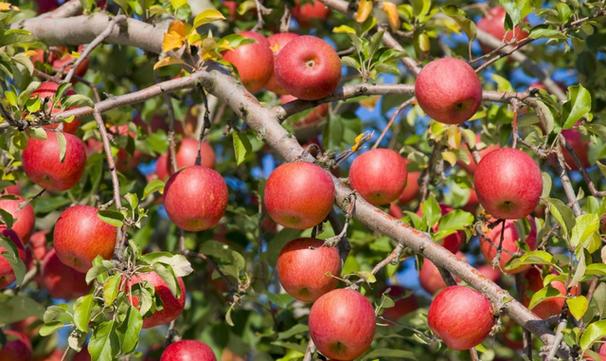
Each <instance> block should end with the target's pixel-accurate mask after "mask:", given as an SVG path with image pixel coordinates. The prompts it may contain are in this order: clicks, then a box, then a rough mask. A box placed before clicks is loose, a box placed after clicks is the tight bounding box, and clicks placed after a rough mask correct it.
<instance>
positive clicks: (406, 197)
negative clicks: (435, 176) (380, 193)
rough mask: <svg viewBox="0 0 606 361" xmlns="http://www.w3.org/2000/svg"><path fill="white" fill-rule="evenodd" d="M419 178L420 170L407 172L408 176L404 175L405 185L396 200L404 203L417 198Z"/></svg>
mask: <svg viewBox="0 0 606 361" xmlns="http://www.w3.org/2000/svg"><path fill="white" fill-rule="evenodd" d="M419 178H421V172H418V171H413V172H408V176H407V177H406V186H405V187H404V190H403V191H402V194H400V197H399V198H398V202H399V203H400V204H406V203H408V202H410V201H412V200H413V199H416V198H417V196H418V195H419Z"/></svg>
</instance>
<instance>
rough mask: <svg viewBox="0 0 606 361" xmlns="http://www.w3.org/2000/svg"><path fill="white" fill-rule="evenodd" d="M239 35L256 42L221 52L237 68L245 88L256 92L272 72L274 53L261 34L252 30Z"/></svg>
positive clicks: (261, 87) (265, 82)
mask: <svg viewBox="0 0 606 361" xmlns="http://www.w3.org/2000/svg"><path fill="white" fill-rule="evenodd" d="M240 35H241V36H243V37H245V38H249V39H253V40H255V41H256V42H255V43H251V44H245V45H242V46H240V47H238V48H236V49H233V50H228V51H226V52H225V53H224V54H223V58H224V59H225V60H226V61H228V62H230V63H231V64H232V65H233V66H234V67H235V68H236V69H237V70H238V74H239V75H240V80H241V81H242V84H244V86H245V87H246V89H248V91H249V92H251V93H256V92H258V91H259V90H261V89H263V87H264V86H265V85H266V84H267V82H268V81H269V78H270V77H271V75H272V74H273V71H274V55H273V53H272V52H271V49H270V48H269V42H268V41H267V39H265V37H264V36H263V35H261V34H259V33H256V32H254V31H245V32H242V33H240Z"/></svg>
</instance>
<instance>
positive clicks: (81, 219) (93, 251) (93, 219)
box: [53, 205, 118, 273]
mask: <svg viewBox="0 0 606 361" xmlns="http://www.w3.org/2000/svg"><path fill="white" fill-rule="evenodd" d="M117 232H118V230H117V228H116V227H114V226H112V225H110V224H107V223H105V222H103V221H102V220H101V218H99V216H98V210H97V208H95V207H91V206H84V205H75V206H71V207H69V208H68V209H66V210H65V211H63V213H61V215H60V216H59V219H58V220H57V223H55V230H54V232H53V242H54V246H55V250H56V252H57V256H58V257H59V259H60V260H61V262H63V264H65V265H66V266H69V267H71V268H73V269H75V270H77V271H79V272H82V273H86V271H88V270H89V268H90V267H91V266H92V261H93V259H95V257H97V256H101V257H103V258H104V259H110V258H111V257H112V255H113V254H114V246H115V245H116V235H117Z"/></svg>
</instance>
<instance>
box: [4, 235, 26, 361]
mask: <svg viewBox="0 0 606 361" xmlns="http://www.w3.org/2000/svg"><path fill="white" fill-rule="evenodd" d="M0 233H1V234H2V236H4V237H5V238H8V239H9V240H10V241H11V242H12V243H13V244H14V245H15V248H16V249H17V255H18V256H19V258H20V259H21V260H22V261H25V251H24V249H23V243H21V240H19V236H17V234H16V233H15V232H14V231H12V230H10V229H5V230H3V231H1V232H0ZM6 252H8V250H7V249H6V248H4V247H2V246H0V289H3V288H6V287H8V286H9V285H10V284H11V283H13V282H15V273H14V272H13V267H12V266H11V265H10V263H9V262H8V260H7V259H6V258H5V257H4V256H3V254H5V253H6ZM1 360H2V358H0V361H1Z"/></svg>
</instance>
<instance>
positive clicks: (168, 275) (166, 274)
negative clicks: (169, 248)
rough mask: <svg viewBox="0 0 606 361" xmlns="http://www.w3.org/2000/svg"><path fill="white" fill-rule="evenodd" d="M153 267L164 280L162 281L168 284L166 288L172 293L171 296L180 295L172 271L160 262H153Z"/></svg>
mask: <svg viewBox="0 0 606 361" xmlns="http://www.w3.org/2000/svg"><path fill="white" fill-rule="evenodd" d="M153 269H154V271H155V272H156V273H157V274H158V276H160V277H161V278H162V280H164V282H165V283H166V284H167V285H168V288H169V289H170V292H171V293H172V294H173V296H175V297H177V298H178V297H179V296H180V295H179V293H180V289H179V287H178V286H177V280H176V279H175V275H174V274H173V272H172V271H171V270H170V269H168V268H167V267H165V266H164V265H162V264H161V263H155V264H154V265H153Z"/></svg>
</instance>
